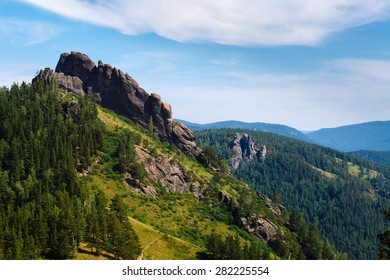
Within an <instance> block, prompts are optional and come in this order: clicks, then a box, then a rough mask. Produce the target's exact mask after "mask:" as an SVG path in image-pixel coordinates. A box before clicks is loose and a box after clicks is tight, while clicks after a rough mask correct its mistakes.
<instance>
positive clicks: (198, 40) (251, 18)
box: [0, 0, 390, 131]
mask: <svg viewBox="0 0 390 280" xmlns="http://www.w3.org/2000/svg"><path fill="white" fill-rule="evenodd" d="M70 51H80V52H82V53H85V54H87V55H88V56H89V57H90V58H91V59H92V60H93V61H94V62H95V63H97V61H98V60H102V61H103V62H104V63H108V64H111V65H113V66H115V67H117V68H119V69H121V70H123V71H124V72H126V73H128V74H129V75H130V76H132V77H133V78H134V79H135V80H136V81H137V82H138V83H139V85H140V86H141V87H143V88H144V89H145V90H146V91H147V92H149V93H159V94H160V95H161V96H162V99H163V101H165V102H168V103H170V104H171V105H172V109H173V117H174V118H176V119H184V120H187V121H191V122H196V123H209V122H215V121H223V120H240V121H246V122H267V123H278V124H284V125H289V126H292V127H294V128H297V129H300V130H305V131H311V130H317V129H320V128H327V127H337V126H342V125H347V124H354V123H361V122H368V121H376V120H390V1H388V0H371V1H364V0H327V1H325V0H324V1H320V0H318V1H310V0H273V1H268V0H256V1H255V0H224V1H220V0H160V1H159V0H142V1H140V0H111V1H105V0H104V1H103V0H12V1H11V0H2V1H0V86H10V85H11V84H12V83H14V82H17V83H21V82H22V81H26V82H31V80H32V78H33V77H34V76H35V75H36V72H37V71H39V70H40V69H43V68H45V67H50V68H53V69H54V68H55V66H56V64H57V62H58V59H59V56H60V54H61V53H63V52H70Z"/></svg>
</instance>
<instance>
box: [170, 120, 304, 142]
mask: <svg viewBox="0 0 390 280" xmlns="http://www.w3.org/2000/svg"><path fill="white" fill-rule="evenodd" d="M177 121H179V122H182V123H183V124H185V125H186V126H187V127H188V128H189V129H191V130H192V131H197V130H204V129H218V128H237V129H250V130H257V131H264V132H272V133H276V134H280V135H283V136H287V137H291V138H294V139H298V140H302V141H307V142H310V141H311V140H310V139H309V138H308V137H306V136H305V135H304V134H303V133H302V132H300V131H299V130H297V129H295V128H293V127H290V126H287V125H282V124H271V123H263V122H254V123H248V122H241V121H233V120H232V121H221V122H214V123H208V124H198V123H192V122H188V121H185V120H180V119H177Z"/></svg>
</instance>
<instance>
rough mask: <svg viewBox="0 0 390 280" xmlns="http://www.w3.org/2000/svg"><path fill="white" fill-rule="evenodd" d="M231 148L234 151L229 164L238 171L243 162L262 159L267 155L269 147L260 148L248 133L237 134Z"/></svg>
mask: <svg viewBox="0 0 390 280" xmlns="http://www.w3.org/2000/svg"><path fill="white" fill-rule="evenodd" d="M230 148H231V149H232V151H233V156H232V157H231V158H230V159H229V161H228V163H229V166H230V167H231V168H233V169H237V168H238V166H239V165H240V162H241V161H243V160H244V161H248V160H253V159H261V158H265V156H266V155H267V147H266V146H265V145H263V146H261V147H260V148H259V147H258V146H257V145H256V143H255V142H254V141H253V139H252V137H251V136H250V135H248V134H247V133H242V134H240V133H237V134H236V136H235V137H234V139H233V141H232V142H231V145H230Z"/></svg>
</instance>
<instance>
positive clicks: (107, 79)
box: [33, 52, 204, 161]
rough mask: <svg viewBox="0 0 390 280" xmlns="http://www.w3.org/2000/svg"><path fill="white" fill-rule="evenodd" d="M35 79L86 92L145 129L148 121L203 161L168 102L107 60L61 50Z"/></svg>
mask: <svg viewBox="0 0 390 280" xmlns="http://www.w3.org/2000/svg"><path fill="white" fill-rule="evenodd" d="M37 80H41V81H43V82H44V83H45V84H52V83H53V82H56V83H57V84H58V86H59V88H60V89H62V90H63V91H65V92H73V93H76V94H78V95H81V96H84V95H88V96H90V97H91V98H92V99H94V100H95V101H96V102H98V103H99V104H101V105H102V106H103V107H106V108H108V109H111V110H113V111H114V112H116V113H117V114H120V115H124V116H126V117H128V118H130V119H131V120H133V121H134V122H136V123H138V124H139V125H140V126H142V127H144V128H145V129H147V128H148V126H149V123H150V121H152V122H153V128H154V130H155V132H156V133H157V134H158V135H159V137H160V138H161V139H162V140H163V141H167V142H170V143H172V144H175V145H176V146H177V147H179V148H180V149H181V150H182V151H183V152H185V153H186V154H189V155H193V156H195V157H196V158H197V159H198V160H199V161H204V155H203V152H202V150H201V149H200V148H199V147H197V146H196V144H195V137H194V134H193V133H192V131H191V130H189V129H188V128H187V127H186V126H185V125H183V124H182V123H180V122H174V121H173V119H172V108H171V105H169V104H168V103H166V102H163V101H162V99H161V97H160V95H158V94H156V93H152V94H148V93H147V92H146V91H145V90H144V89H143V88H141V87H140V86H139V85H138V83H137V82H136V81H135V80H134V79H133V78H132V77H130V76H129V75H128V74H125V73H124V72H123V71H121V70H119V69H117V68H115V67H112V66H111V65H110V64H104V63H103V62H102V61H100V60H99V62H98V65H96V64H95V63H94V62H93V61H92V60H91V59H90V58H89V57H88V56H87V55H85V54H82V53H80V52H71V53H63V54H61V56H60V59H59V61H58V63H57V66H56V68H55V70H53V69H50V68H45V69H44V70H41V71H40V72H39V74H38V75H37V76H36V77H35V78H34V79H33V82H34V81H37Z"/></svg>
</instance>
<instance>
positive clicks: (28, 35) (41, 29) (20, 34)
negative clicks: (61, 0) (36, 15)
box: [0, 18, 61, 46]
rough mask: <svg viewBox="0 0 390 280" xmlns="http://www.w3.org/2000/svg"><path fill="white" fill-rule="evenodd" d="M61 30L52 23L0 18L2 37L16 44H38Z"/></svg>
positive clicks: (0, 35)
mask: <svg viewBox="0 0 390 280" xmlns="http://www.w3.org/2000/svg"><path fill="white" fill-rule="evenodd" d="M60 32H61V29H60V28H59V27H58V26H56V25H53V24H52V23H47V22H37V21H27V20H21V19H14V18H0V38H3V40H5V41H7V42H9V43H11V44H14V45H24V46H30V45H36V44H39V43H42V42H44V41H46V40H48V39H49V38H51V37H53V36H56V35H57V34H58V33H60Z"/></svg>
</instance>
